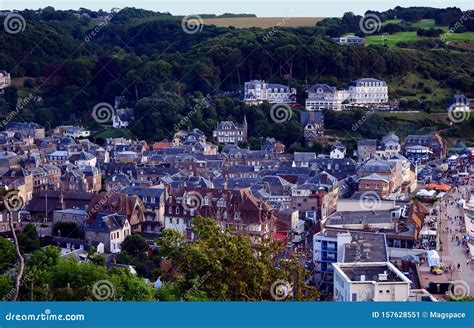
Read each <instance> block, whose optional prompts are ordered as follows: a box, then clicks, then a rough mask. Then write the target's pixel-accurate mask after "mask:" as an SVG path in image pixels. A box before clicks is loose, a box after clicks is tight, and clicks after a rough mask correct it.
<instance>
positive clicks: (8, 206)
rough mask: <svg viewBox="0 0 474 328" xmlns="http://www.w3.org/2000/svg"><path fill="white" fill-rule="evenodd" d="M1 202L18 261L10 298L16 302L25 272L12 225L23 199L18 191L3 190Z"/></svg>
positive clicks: (0, 206)
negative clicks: (6, 215)
mask: <svg viewBox="0 0 474 328" xmlns="http://www.w3.org/2000/svg"><path fill="white" fill-rule="evenodd" d="M1 198H2V199H1V202H0V211H2V212H8V225H9V227H10V233H11V234H12V238H13V244H14V245H15V255H16V259H17V261H18V266H17V268H16V269H17V270H16V277H15V288H14V291H15V292H14V293H13V295H12V297H11V300H12V301H16V300H17V299H18V295H19V293H20V285H21V279H22V277H23V271H24V270H25V259H24V257H23V255H22V254H21V250H20V243H19V242H18V237H17V235H16V231H15V225H14V224H13V216H14V215H16V216H18V215H19V214H18V212H19V210H20V209H21V208H22V207H23V206H24V201H23V199H22V198H21V197H20V196H19V193H18V191H15V190H11V191H8V192H7V191H6V190H5V189H3V190H2V191H1Z"/></svg>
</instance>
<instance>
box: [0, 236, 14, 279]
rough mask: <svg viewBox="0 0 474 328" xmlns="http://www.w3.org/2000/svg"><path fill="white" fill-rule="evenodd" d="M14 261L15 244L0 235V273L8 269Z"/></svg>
mask: <svg viewBox="0 0 474 328" xmlns="http://www.w3.org/2000/svg"><path fill="white" fill-rule="evenodd" d="M15 262H16V256H15V246H14V245H13V243H12V242H11V241H9V240H8V239H6V238H3V237H0V273H3V272H5V271H8V270H10V269H11V268H12V267H13V265H14V264H15Z"/></svg>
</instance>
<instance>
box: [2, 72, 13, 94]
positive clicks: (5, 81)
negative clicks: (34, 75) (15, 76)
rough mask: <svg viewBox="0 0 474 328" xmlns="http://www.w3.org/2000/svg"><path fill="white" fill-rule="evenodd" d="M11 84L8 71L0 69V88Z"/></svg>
mask: <svg viewBox="0 0 474 328" xmlns="http://www.w3.org/2000/svg"><path fill="white" fill-rule="evenodd" d="M11 84H12V79H11V76H10V73H7V71H4V70H0V90H3V89H5V88H8V87H9V86H10V85H11Z"/></svg>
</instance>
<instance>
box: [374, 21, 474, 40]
mask: <svg viewBox="0 0 474 328" xmlns="http://www.w3.org/2000/svg"><path fill="white" fill-rule="evenodd" d="M390 23H392V24H401V23H403V22H402V21H401V20H400V19H390V20H387V21H385V22H383V24H382V25H387V24H390ZM411 25H413V26H414V27H416V28H423V29H429V28H432V27H433V28H439V29H442V30H444V31H446V32H448V27H447V26H437V25H436V23H435V20H434V19H422V20H420V21H419V22H416V23H412V24H411ZM442 38H443V40H444V41H474V32H465V33H449V32H448V33H446V34H444V35H442ZM423 39H427V37H422V36H418V35H416V31H410V32H399V33H394V34H385V35H381V34H378V35H368V36H367V37H366V38H365V43H366V45H372V44H376V45H387V46H389V47H395V46H396V44H397V43H398V42H413V41H419V40H423Z"/></svg>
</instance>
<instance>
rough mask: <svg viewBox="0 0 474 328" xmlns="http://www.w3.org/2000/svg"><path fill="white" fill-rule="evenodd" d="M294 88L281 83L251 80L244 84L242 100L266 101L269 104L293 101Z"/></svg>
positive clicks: (248, 101)
mask: <svg viewBox="0 0 474 328" xmlns="http://www.w3.org/2000/svg"><path fill="white" fill-rule="evenodd" d="M295 95H296V89H295V88H291V87H289V86H286V85H282V84H275V83H267V82H265V81H259V80H253V81H250V82H245V84H244V101H245V102H246V103H249V104H260V103H262V102H264V101H268V102H269V103H271V104H276V103H291V102H294V97H295Z"/></svg>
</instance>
